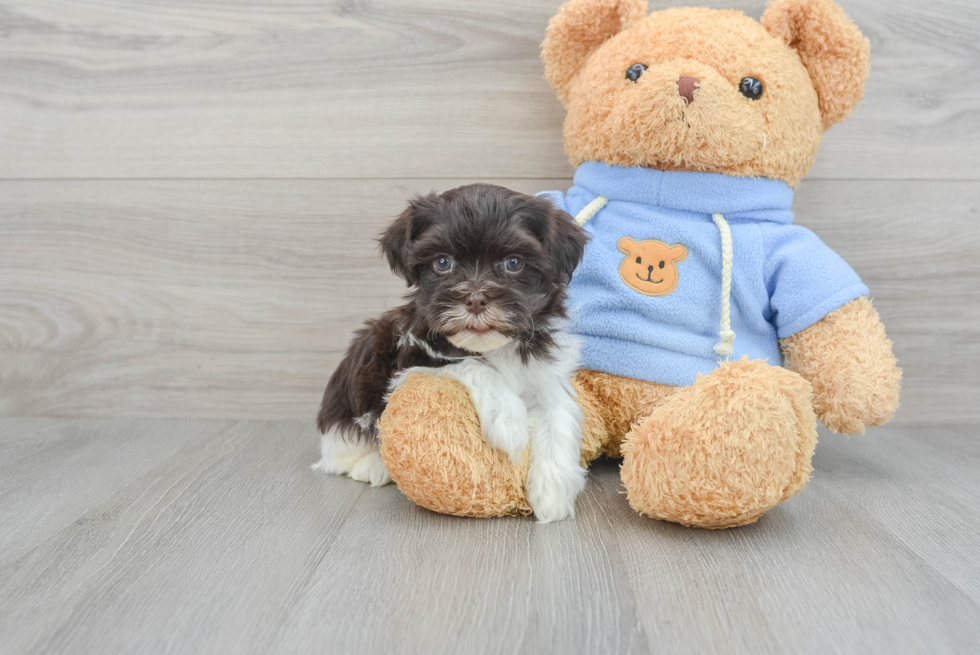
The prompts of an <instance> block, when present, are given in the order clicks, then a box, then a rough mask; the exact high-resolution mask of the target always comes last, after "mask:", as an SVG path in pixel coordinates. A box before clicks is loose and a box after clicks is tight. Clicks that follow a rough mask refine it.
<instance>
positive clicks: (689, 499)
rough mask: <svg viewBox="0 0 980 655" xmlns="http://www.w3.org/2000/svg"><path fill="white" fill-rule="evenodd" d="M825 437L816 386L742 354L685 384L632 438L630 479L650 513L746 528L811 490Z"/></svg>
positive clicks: (639, 505) (627, 463) (626, 468)
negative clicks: (815, 458) (815, 404)
mask: <svg viewBox="0 0 980 655" xmlns="http://www.w3.org/2000/svg"><path fill="white" fill-rule="evenodd" d="M816 441H817V426H816V417H815V415H814V413H813V409H812V389H811V387H810V384H809V383H808V382H807V381H806V380H804V379H803V378H801V377H800V376H799V375H797V374H796V373H793V372H791V371H788V370H786V369H783V368H779V367H776V366H770V365H768V364H766V363H765V362H761V361H749V360H748V359H746V358H743V359H742V360H741V361H731V362H726V363H724V364H722V365H721V366H719V367H718V368H717V369H715V370H714V371H713V372H712V373H711V374H709V375H707V376H704V377H699V378H698V380H697V381H696V382H695V383H694V384H693V385H691V386H690V387H686V388H682V389H678V390H677V392H676V393H675V394H674V395H672V396H671V397H670V398H668V399H667V400H666V401H665V402H664V404H663V405H662V406H660V407H659V408H657V409H656V410H655V411H654V412H653V413H652V414H651V415H650V416H649V417H648V418H646V419H645V420H643V421H642V422H641V423H640V424H639V425H637V426H636V427H635V428H634V429H633V430H632V431H631V432H630V434H628V435H627V436H626V439H625V442H624V444H623V455H624V459H623V467H622V477H623V484H624V485H625V486H626V491H627V494H628V498H629V502H630V505H631V506H632V507H633V509H635V510H636V511H638V512H640V513H641V514H645V515H647V516H650V517H653V518H657V519H663V520H667V521H674V522H676V523H681V524H683V525H687V526H691V527H701V528H728V527H733V526H737V525H745V524H747V523H752V522H754V521H756V520H757V519H758V518H759V517H760V516H762V514H763V513H764V512H766V510H768V509H770V508H772V507H774V506H775V505H778V504H779V503H781V502H783V501H784V500H786V499H787V498H789V497H790V496H792V495H793V494H795V493H797V492H798V491H799V490H800V489H802V488H803V486H804V485H805V484H806V482H807V480H808V479H809V477H810V472H811V471H812V470H813V469H812V467H811V466H810V458H811V457H812V455H813V449H814V446H815V445H816Z"/></svg>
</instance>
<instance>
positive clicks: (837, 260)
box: [759, 224, 868, 339]
mask: <svg viewBox="0 0 980 655" xmlns="http://www.w3.org/2000/svg"><path fill="white" fill-rule="evenodd" d="M759 228H760V230H762V237H763V242H764V244H765V249H766V263H765V269H764V275H765V283H766V289H767V290H768V292H769V309H770V312H771V318H770V321H771V322H772V324H773V325H774V326H775V328H776V335H777V336H778V337H779V338H780V339H785V338H786V337H791V336H793V335H794V334H796V333H797V332H800V331H801V330H805V329H806V328H808V327H810V326H811V325H813V324H814V323H816V322H817V321H819V320H820V319H821V318H823V317H824V316H826V315H827V314H829V313H830V312H832V311H834V310H835V309H837V308H839V307H841V306H843V305H845V304H846V303H848V302H850V301H852V300H854V299H855V298H859V297H861V296H866V295H868V287H866V286H864V283H862V282H861V278H860V277H858V274H857V273H855V272H854V269H852V268H851V267H850V266H848V265H847V262H845V261H844V260H843V259H842V258H841V256H840V255H838V254H837V253H836V252H834V251H833V250H831V249H830V248H828V247H827V246H826V245H824V243H823V241H821V240H820V239H819V238H818V237H817V235H816V234H814V233H813V232H811V231H810V230H808V229H806V228H804V227H800V226H798V225H778V224H763V225H760V226H759Z"/></svg>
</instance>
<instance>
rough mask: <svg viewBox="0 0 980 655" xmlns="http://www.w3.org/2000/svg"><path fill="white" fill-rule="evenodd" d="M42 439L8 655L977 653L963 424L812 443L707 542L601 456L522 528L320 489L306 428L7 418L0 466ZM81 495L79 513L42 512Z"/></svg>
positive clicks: (30, 465) (7, 499)
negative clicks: (569, 490)
mask: <svg viewBox="0 0 980 655" xmlns="http://www.w3.org/2000/svg"><path fill="white" fill-rule="evenodd" d="M164 433H169V435H170V438H171V439H172V440H173V441H174V443H176V444H179V445H178V446H176V447H175V448H174V450H173V451H172V452H169V453H167V454H166V455H164V454H163V453H157V456H156V457H155V458H154V459H155V461H152V462H151V461H150V460H149V459H147V461H145V462H138V463H137V462H134V467H133V470H132V471H131V475H128V476H117V477H116V479H115V480H114V481H107V480H96V479H95V478H97V477H99V476H100V471H99V470H98V469H97V468H93V467H80V468H79V469H78V470H77V472H76V474H75V475H70V476H66V475H65V474H64V470H63V469H61V468H59V466H61V465H60V464H58V462H65V461H68V460H69V459H71V458H83V459H84V458H98V457H100V453H104V452H107V451H109V450H112V449H113V448H115V447H116V446H117V445H119V444H123V443H125V442H126V441H129V440H132V441H134V442H135V441H138V440H139V439H140V438H142V436H143V435H154V438H162V437H163V435H164ZM52 435H57V437H56V438H57V441H58V443H59V444H60V446H61V447H62V448H63V449H64V451H65V453H66V454H65V455H61V454H60V453H59V452H58V450H57V449H41V448H38V449H34V450H31V451H30V452H24V453H23V456H22V457H21V462H22V465H23V466H24V467H25V468H24V470H25V471H31V473H30V476H31V478H33V479H34V480H35V482H36V486H35V488H34V489H35V490H34V492H33V494H32V495H33V497H34V498H33V500H34V502H33V503H31V504H23V503H21V502H11V501H17V500H18V499H19V498H22V497H23V493H22V492H20V491H18V490H17V489H16V485H7V486H3V487H0V507H3V508H5V509H4V511H5V520H4V521H2V522H0V534H3V535H4V536H7V535H6V534H5V533H4V531H6V530H7V529H8V526H10V525H12V524H13V525H24V524H27V523H29V522H32V521H33V522H35V523H36V524H37V532H36V533H35V534H34V535H24V534H23V533H21V534H20V535H19V536H18V538H17V540H18V541H19V542H20V543H22V544H24V545H25V547H24V548H22V549H21V551H20V552H19V553H17V554H15V555H12V556H9V557H5V558H4V560H3V561H2V562H0V589H2V590H3V593H2V594H0V634H3V635H4V639H3V640H2V641H0V653H4V654H6V653H18V654H21V653H24V654H27V653H45V654H55V653H72V654H73V655H78V654H82V655H84V654H87V653H122V652H125V653H189V652H193V653H202V654H204V653H229V652H235V653H301V652H329V653H374V652H385V653H421V652H425V653H433V654H439V653H469V652H474V653H487V654H496V653H540V652H561V653H649V652H654V651H656V652H670V653H705V652H713V653H757V654H768V653H787V652H793V653H801V654H806V653H819V654H823V653H828V652H834V653H861V654H863V653H869V652H891V653H906V652H908V653H923V652H928V653H931V654H934V655H942V654H946V653H968V652H975V651H976V649H977V648H978V646H980V578H978V576H977V571H976V566H975V563H976V562H977V561H980V544H978V542H977V540H976V538H975V535H976V533H977V531H978V529H980V512H978V511H977V509H976V508H977V506H978V504H980V485H978V482H977V478H976V474H975V472H976V467H977V464H978V461H980V449H978V446H977V444H978V443H980V440H978V439H977V436H978V435H977V430H976V428H975V427H970V428H966V427H955V426H953V427H943V428H933V429H931V430H929V431H928V432H927V431H924V430H923V429H921V428H913V427H907V428H900V427H894V426H889V427H887V428H883V429H882V430H881V431H880V432H879V435H878V437H876V438H869V437H865V438H853V439H846V438H842V437H836V436H832V435H828V434H826V433H822V434H821V442H820V444H819V445H818V447H817V455H816V458H815V462H814V464H815V468H816V471H815V473H814V479H813V481H812V482H811V484H810V485H809V487H808V488H807V489H805V490H804V491H803V493H802V494H801V495H800V496H798V497H796V498H794V499H791V500H790V501H789V502H787V503H786V504H784V505H782V506H780V507H779V508H776V509H775V510H773V511H771V512H770V513H769V514H767V515H766V516H764V517H763V518H762V519H761V520H760V521H759V522H758V523H757V524H753V525H751V526H746V527H744V528H737V529H732V530H724V531H704V530H692V529H687V528H683V527H681V526H677V525H674V524H668V523H661V522H656V521H652V520H649V519H645V518H642V517H640V516H638V515H636V514H634V513H633V512H632V511H631V510H629V507H628V505H627V503H626V500H625V498H624V496H623V495H622V494H621V493H620V492H621V489H622V485H621V484H620V481H619V477H618V476H619V472H618V468H617V466H616V464H615V462H608V461H607V462H601V463H599V464H598V465H597V467H596V468H595V469H594V470H593V472H592V474H591V477H590V481H589V483H588V485H587V487H586V490H585V491H584V492H583V494H582V496H581V497H580V499H579V501H578V515H577V517H576V518H575V519H574V520H570V521H565V522H561V523H557V524H551V525H538V524H535V523H534V522H532V521H531V520H529V519H493V520H473V519H459V518H453V517H447V516H441V515H437V514H433V513H431V512H427V511H425V510H422V509H419V508H418V507H416V506H414V505H412V504H411V503H410V502H409V501H408V500H407V499H405V498H404V497H403V496H402V495H401V494H400V493H399V492H398V490H397V489H396V488H395V487H393V486H389V487H385V488H382V489H370V488H368V487H366V486H364V485H361V484H360V483H356V482H353V481H351V480H348V479H346V478H339V477H334V476H325V475H322V474H320V473H315V472H312V471H310V470H309V468H308V465H309V463H310V462H311V461H313V460H314V459H315V457H316V454H317V453H316V439H315V437H314V434H313V430H312V428H311V427H310V426H308V425H305V424H297V423H264V422H237V421H208V422H202V421H191V420H125V419H114V420H108V421H77V420H48V419H21V420H14V419H0V449H3V451H2V452H7V451H8V450H9V449H10V448H13V449H14V450H19V449H20V450H22V449H23V445H24V444H26V443H29V442H31V441H33V440H34V439H35V437H40V438H39V439H38V440H39V441H40V442H43V443H47V444H50V443H52V442H53V437H52ZM49 462H53V463H54V465H53V466H51V467H50V469H49V470H45V468H46V467H45V464H47V463H49ZM113 468H115V466H113ZM25 475H26V473H25ZM95 486H98V487H100V488H101V491H100V492H99V494H98V497H96V496H93V495H91V494H90V493H89V491H88V490H90V489H92V488H94V487H95ZM76 492H78V493H80V494H82V495H87V496H89V498H90V500H88V501H86V502H84V503H79V504H75V505H74V506H72V507H68V506H65V507H64V510H63V511H62V512H60V513H51V512H46V511H44V507H45V506H52V505H56V504H59V503H62V502H63V501H64V500H65V498H66V497H68V498H70V497H71V496H73V495H74V494H75V493H76ZM12 494H13V495H12ZM11 519H14V520H13V522H11Z"/></svg>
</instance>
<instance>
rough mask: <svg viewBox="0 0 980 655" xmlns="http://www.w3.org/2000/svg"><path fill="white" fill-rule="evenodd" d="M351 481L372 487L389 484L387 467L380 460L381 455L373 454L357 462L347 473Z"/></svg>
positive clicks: (389, 477) (389, 478)
mask: <svg viewBox="0 0 980 655" xmlns="http://www.w3.org/2000/svg"><path fill="white" fill-rule="evenodd" d="M347 475H349V476H350V478H351V479H352V480H357V481H358V482H367V483H368V484H370V485H371V486H372V487H383V486H384V485H386V484H388V483H389V482H391V476H390V475H389V474H388V467H386V466H385V463H384V461H383V460H382V459H381V453H379V452H373V453H370V454H368V455H365V456H364V457H362V458H361V459H359V460H357V462H356V463H355V464H354V466H353V467H352V468H351V470H350V471H349V472H348V473H347Z"/></svg>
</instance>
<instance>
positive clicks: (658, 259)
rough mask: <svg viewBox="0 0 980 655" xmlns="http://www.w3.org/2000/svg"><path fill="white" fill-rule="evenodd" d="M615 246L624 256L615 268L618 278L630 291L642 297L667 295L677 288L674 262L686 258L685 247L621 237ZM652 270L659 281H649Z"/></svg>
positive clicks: (678, 273) (651, 279) (678, 275)
mask: <svg viewBox="0 0 980 655" xmlns="http://www.w3.org/2000/svg"><path fill="white" fill-rule="evenodd" d="M616 247H617V248H619V251H620V252H621V253H623V254H624V255H626V258H625V259H623V262H622V263H621V264H620V265H619V276H620V277H621V278H623V282H625V283H626V284H627V286H629V287H630V288H631V289H633V290H634V291H637V292H639V293H642V294H643V295H645V296H669V295H670V294H671V293H673V292H674V289H676V288H677V283H678V281H679V280H680V272H679V271H678V270H677V262H682V261H684V260H685V259H687V247H686V246H685V245H683V244H680V243H675V244H674V245H672V246H668V245H667V244H666V243H664V242H663V241H659V240H657V239H645V240H643V241H639V242H638V241H635V240H634V239H633V238H632V237H623V238H622V239H620V240H619V241H618V242H617V243H616ZM655 270H659V271H660V274H661V275H662V277H661V278H660V279H659V280H654V279H653V272H654V271H655Z"/></svg>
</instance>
